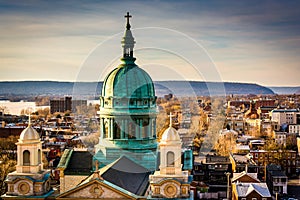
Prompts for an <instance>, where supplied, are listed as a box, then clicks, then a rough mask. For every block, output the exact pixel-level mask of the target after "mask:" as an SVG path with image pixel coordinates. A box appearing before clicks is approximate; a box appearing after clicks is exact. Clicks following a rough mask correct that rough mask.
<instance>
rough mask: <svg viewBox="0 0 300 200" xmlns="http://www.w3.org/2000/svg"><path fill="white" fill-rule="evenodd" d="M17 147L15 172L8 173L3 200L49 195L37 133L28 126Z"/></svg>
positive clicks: (48, 185) (40, 144) (48, 176)
mask: <svg viewBox="0 0 300 200" xmlns="http://www.w3.org/2000/svg"><path fill="white" fill-rule="evenodd" d="M16 145H17V166H16V171H14V172H12V173H9V174H8V175H7V178H6V180H5V182H6V183H7V185H8V191H7V193H6V194H5V195H4V196H2V198H3V199H11V198H12V199H14V198H16V196H18V197H20V196H24V197H26V198H27V197H31V196H34V197H37V196H44V197H47V195H50V194H51V188H50V171H46V170H44V169H43V163H42V142H41V141H40V136H39V134H38V132H37V131H36V130H35V129H34V128H33V127H32V125H31V122H30V117H29V124H28V127H27V128H26V129H24V130H23V131H22V133H21V135H20V139H19V141H18V142H17V143H16Z"/></svg>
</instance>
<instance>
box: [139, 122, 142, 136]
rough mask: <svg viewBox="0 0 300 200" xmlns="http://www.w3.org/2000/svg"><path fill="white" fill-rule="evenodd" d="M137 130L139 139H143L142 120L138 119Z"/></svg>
mask: <svg viewBox="0 0 300 200" xmlns="http://www.w3.org/2000/svg"><path fill="white" fill-rule="evenodd" d="M139 130H140V134H139V136H140V137H139V138H143V119H140V121H139Z"/></svg>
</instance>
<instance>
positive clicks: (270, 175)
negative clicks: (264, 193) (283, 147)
mask: <svg viewBox="0 0 300 200" xmlns="http://www.w3.org/2000/svg"><path fill="white" fill-rule="evenodd" d="M266 182H267V185H268V187H269V190H270V192H271V194H272V195H274V196H275V195H276V193H277V194H279V195H282V194H287V183H288V178H287V176H286V174H285V172H284V171H282V169H281V167H280V166H279V165H275V164H271V165H268V166H267V180H266Z"/></svg>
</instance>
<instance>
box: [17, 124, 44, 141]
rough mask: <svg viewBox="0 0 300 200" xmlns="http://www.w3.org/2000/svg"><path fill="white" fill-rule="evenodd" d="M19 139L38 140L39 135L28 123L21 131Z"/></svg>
mask: <svg viewBox="0 0 300 200" xmlns="http://www.w3.org/2000/svg"><path fill="white" fill-rule="evenodd" d="M20 140H22V141H25V140H40V135H39V133H38V132H37V131H36V130H35V129H34V128H33V127H32V126H31V124H30V123H29V124H28V127H27V128H25V129H24V130H23V131H22V133H21V135H20Z"/></svg>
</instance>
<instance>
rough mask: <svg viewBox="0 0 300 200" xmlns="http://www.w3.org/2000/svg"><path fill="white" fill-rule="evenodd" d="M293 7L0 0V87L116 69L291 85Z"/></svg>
mask: <svg viewBox="0 0 300 200" xmlns="http://www.w3.org/2000/svg"><path fill="white" fill-rule="evenodd" d="M299 7H300V1H293V0H290V1H281V0H280V1H275V0H274V1H261V0H257V1H256V0H251V1H250V0H249V1H247V0H244V1H233V0H232V1H231V0H226V1H214V0H212V1H201V0H199V1H189V0H187V1H176V0H174V1H159V0H155V1H147V0H146V1H100V0H99V1H89V0H86V1H79V0H72V1H71V0H70V1H68V0H66V1H55V0H53V1H42V0H26V1H15V0H10V1H2V0H0V27H1V29H0V44H1V45H0V70H1V72H0V81H23V80H53V81H98V80H103V78H104V77H105V75H106V74H107V73H108V72H109V71H110V70H112V69H113V68H114V67H116V66H117V65H118V63H120V61H119V58H120V57H121V52H122V49H121V43H120V41H121V39H122V36H123V32H124V29H125V19H124V15H125V14H126V12H128V11H129V12H130V14H131V15H132V16H133V17H132V18H131V19H130V23H131V27H132V33H133V36H134V38H135V41H136V45H135V57H136V58H137V61H136V63H137V64H138V65H139V66H140V67H142V68H144V69H145V70H146V71H147V72H148V73H149V74H150V75H151V77H152V79H153V80H154V81H156V80H181V79H184V80H202V81H226V82H246V83H257V84H260V85H264V86H300V81H299V80H300V79H299V74H300V56H299V55H300V10H299Z"/></svg>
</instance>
